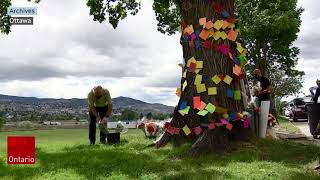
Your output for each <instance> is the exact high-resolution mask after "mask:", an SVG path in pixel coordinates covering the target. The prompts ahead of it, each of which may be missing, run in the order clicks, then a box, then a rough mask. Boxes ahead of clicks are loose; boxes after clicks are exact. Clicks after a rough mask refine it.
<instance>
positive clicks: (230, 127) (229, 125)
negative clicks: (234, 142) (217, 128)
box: [226, 123, 233, 131]
mask: <svg viewBox="0 0 320 180" xmlns="http://www.w3.org/2000/svg"><path fill="white" fill-rule="evenodd" d="M226 128H227V129H228V130H229V131H231V130H232V128H233V125H232V124H230V123H229V124H227V126H226Z"/></svg>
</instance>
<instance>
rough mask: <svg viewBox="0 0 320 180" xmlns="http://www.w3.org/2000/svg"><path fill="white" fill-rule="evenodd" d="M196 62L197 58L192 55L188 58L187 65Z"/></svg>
mask: <svg viewBox="0 0 320 180" xmlns="http://www.w3.org/2000/svg"><path fill="white" fill-rule="evenodd" d="M196 62H197V60H196V59H195V58H194V57H192V58H190V59H188V62H187V67H190V65H191V63H196Z"/></svg>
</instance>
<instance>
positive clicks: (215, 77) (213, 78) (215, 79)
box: [211, 75, 221, 84]
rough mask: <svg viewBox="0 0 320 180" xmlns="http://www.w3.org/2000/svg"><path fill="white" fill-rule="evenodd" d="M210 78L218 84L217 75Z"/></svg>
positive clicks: (218, 78)
mask: <svg viewBox="0 0 320 180" xmlns="http://www.w3.org/2000/svg"><path fill="white" fill-rule="evenodd" d="M211 79H212V81H213V82H214V83H216V84H219V83H220V81H221V79H220V77H219V76H218V75H215V76H213V77H212V78H211Z"/></svg>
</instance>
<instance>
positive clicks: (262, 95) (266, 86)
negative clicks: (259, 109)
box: [252, 69, 272, 106]
mask: <svg viewBox="0 0 320 180" xmlns="http://www.w3.org/2000/svg"><path fill="white" fill-rule="evenodd" d="M252 74H253V76H254V77H255V78H256V79H257V80H258V81H259V82H260V86H261V89H260V91H259V92H258V93H257V97H258V99H259V106H260V105H261V101H270V94H271V91H272V85H271V83H270V80H269V79H268V78H266V77H264V76H263V75H262V73H261V71H260V69H255V70H254V71H253V73H252Z"/></svg>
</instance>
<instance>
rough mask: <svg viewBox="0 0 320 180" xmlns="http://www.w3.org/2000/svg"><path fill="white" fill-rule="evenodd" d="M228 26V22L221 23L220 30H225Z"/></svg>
mask: <svg viewBox="0 0 320 180" xmlns="http://www.w3.org/2000/svg"><path fill="white" fill-rule="evenodd" d="M228 26H229V22H228V21H223V25H222V29H226V28H227V27H228Z"/></svg>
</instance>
